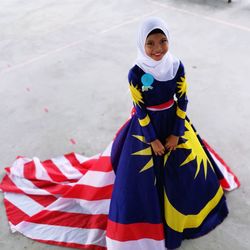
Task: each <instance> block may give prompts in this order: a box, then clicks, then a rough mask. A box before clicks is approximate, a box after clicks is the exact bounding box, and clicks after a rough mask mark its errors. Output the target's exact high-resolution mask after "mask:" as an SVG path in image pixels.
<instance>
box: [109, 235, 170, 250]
mask: <svg viewBox="0 0 250 250" xmlns="http://www.w3.org/2000/svg"><path fill="white" fill-rule="evenodd" d="M106 242H107V248H108V250H118V249H119V250H134V249H136V250H165V249H166V248H165V241H164V240H153V239H141V240H130V241H116V240H112V239H110V238H109V237H106Z"/></svg>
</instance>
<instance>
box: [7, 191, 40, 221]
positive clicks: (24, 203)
mask: <svg viewBox="0 0 250 250" xmlns="http://www.w3.org/2000/svg"><path fill="white" fill-rule="evenodd" d="M5 199H7V200H8V201H9V202H10V203H12V204H13V205H15V206H16V207H17V208H19V209H20V210H22V211H23V212H24V213H26V214H28V215H29V216H32V215H34V214H36V213H38V212H40V211H41V210H43V209H44V207H43V206H42V205H41V204H39V203H37V202H36V201H34V200H33V199H31V198H30V197H28V196H27V195H25V194H16V193H9V192H7V193H5Z"/></svg>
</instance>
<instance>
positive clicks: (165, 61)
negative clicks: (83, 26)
mask: <svg viewBox="0 0 250 250" xmlns="http://www.w3.org/2000/svg"><path fill="white" fill-rule="evenodd" d="M154 29H161V30H162V31H163V32H164V34H165V35H166V37H167V39H168V44H169V32H168V29H167V24H166V23H165V22H164V21H163V20H162V19H160V18H158V17H149V18H147V19H146V20H145V21H144V22H143V23H142V24H141V26H140V28H139V32H138V38H137V50H138V52H137V59H136V61H135V64H136V65H138V66H139V67H140V68H141V69H142V70H143V71H144V72H145V73H149V74H151V75H153V77H154V78H155V79H156V80H158V81H169V80H172V79H173V78H174V77H175V75H176V73H177V70H178V68H179V65H180V61H179V59H177V58H176V57H174V56H173V55H172V54H171V53H170V52H169V51H168V52H167V53H166V54H165V55H164V57H163V58H162V59H161V60H160V61H155V60H153V59H152V58H151V57H149V56H148V55H147V54H146V52H145V42H146V38H147V36H148V34H149V33H150V32H151V31H152V30H154Z"/></svg>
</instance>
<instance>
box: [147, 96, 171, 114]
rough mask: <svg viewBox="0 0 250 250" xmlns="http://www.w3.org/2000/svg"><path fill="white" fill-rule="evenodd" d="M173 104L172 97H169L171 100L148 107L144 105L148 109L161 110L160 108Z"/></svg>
mask: <svg viewBox="0 0 250 250" xmlns="http://www.w3.org/2000/svg"><path fill="white" fill-rule="evenodd" d="M173 104H174V99H171V100H169V101H167V102H164V103H162V104H159V105H155V106H148V107H146V109H147V110H150V111H161V110H165V109H169V108H171V107H172V106H173Z"/></svg>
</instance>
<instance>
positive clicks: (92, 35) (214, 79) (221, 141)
mask: <svg viewBox="0 0 250 250" xmlns="http://www.w3.org/2000/svg"><path fill="white" fill-rule="evenodd" d="M150 15H156V16H159V17H162V18H164V19H165V20H166V21H167V22H168V24H169V27H170V30H171V44H170V46H171V51H172V52H173V53H174V54H175V55H176V56H178V57H179V58H180V59H181V60H182V61H183V63H184V65H185V67H186V73H187V78H188V82H189V108H188V109H189V110H188V111H189V112H188V114H189V117H190V118H191V120H192V122H193V123H194V125H195V126H196V128H197V129H198V131H199V133H200V134H201V136H202V137H204V138H205V139H206V140H207V141H208V142H209V143H210V144H211V145H212V146H213V147H214V148H215V149H216V150H217V151H218V152H219V153H220V154H221V155H222V156H223V158H224V159H225V160H226V162H227V163H228V164H229V165H230V166H231V168H232V169H233V170H234V172H235V173H236V174H237V175H238V177H239V179H240V181H241V183H242V186H241V188H240V189H239V190H237V191H234V192H232V193H230V194H228V195H227V198H228V204H229V208H230V216H229V217H228V219H226V221H225V222H224V223H223V224H222V225H220V226H219V227H218V228H217V229H216V230H214V231H213V232H211V233H209V234H208V235H207V236H204V237H202V238H200V239H196V240H190V241H185V242H183V245H182V247H181V249H182V250H198V249H199V250H222V249H223V250H247V249H248V250H249V249H250V241H249V233H250V200H249V195H250V184H249V177H250V166H249V156H250V147H249V143H248V142H249V141H250V112H249V106H250V94H249V91H250V78H249V75H248V74H249V72H250V45H249V44H250V1H249V0H248V1H247V0H233V2H232V3H231V4H227V0H209V1H205V0H203V1H202V0H189V1H185V0H172V1H171V0H169V1H168V0H165V1H164V0H155V1H146V0H136V1H133V0H116V1H115V0H106V1H103V0H95V1H93V0H92V1H91V0H84V1H82V0H71V1H70V0H60V1H58V0H36V1H24V0H0V86H1V87H0V103H1V109H0V117H1V123H0V131H1V133H0V142H1V145H0V161H1V164H0V166H1V168H0V177H2V176H3V174H4V167H5V166H8V165H9V164H11V163H12V162H13V160H14V159H15V157H16V156H17V155H25V156H29V157H31V156H38V157H39V158H41V159H47V158H51V157H54V156H58V155H61V154H64V153H66V152H72V151H75V152H81V153H82V152H83V153H84V154H86V155H88V156H91V155H93V154H96V153H98V152H101V151H102V149H104V147H105V146H106V145H107V144H108V143H109V142H110V141H111V140H112V138H113V136H114V134H115V132H116V130H117V129H118V128H119V127H120V126H121V125H122V124H123V122H124V121H125V120H126V119H127V117H128V115H129V111H130V108H131V101H130V96H129V93H128V83H127V72H128V69H129V68H130V67H131V65H132V64H133V61H134V59H135V57H136V32H137V28H138V24H139V23H140V21H141V20H142V19H143V18H144V17H145V16H150ZM0 197H1V201H0V215H1V223H0V248H1V249H4V250H7V249H17V250H19V249H28V250H30V249H36V250H42V249H65V248H61V247H54V246H49V245H45V244H40V243H37V242H34V241H31V240H29V239H27V238H25V237H23V236H21V235H19V234H11V233H10V231H9V228H8V223H7V220H6V216H5V212H4V207H3V203H2V199H3V195H2V194H1V195H0Z"/></svg>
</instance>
